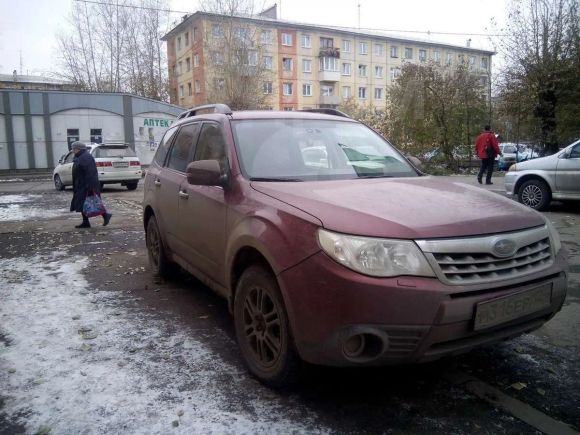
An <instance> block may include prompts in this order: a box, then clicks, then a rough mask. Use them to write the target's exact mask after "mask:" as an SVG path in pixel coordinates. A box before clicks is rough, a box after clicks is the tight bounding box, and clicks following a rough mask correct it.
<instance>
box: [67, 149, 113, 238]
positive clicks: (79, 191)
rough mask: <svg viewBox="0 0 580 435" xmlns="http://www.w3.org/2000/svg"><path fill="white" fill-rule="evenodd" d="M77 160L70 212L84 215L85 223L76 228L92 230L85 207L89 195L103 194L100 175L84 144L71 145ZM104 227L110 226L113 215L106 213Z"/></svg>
mask: <svg viewBox="0 0 580 435" xmlns="http://www.w3.org/2000/svg"><path fill="white" fill-rule="evenodd" d="M71 148H72V150H73V152H74V153H75V158H74V160H73V168H72V179H73V198H72V201H71V203H70V211H76V212H78V213H82V216H83V222H82V223H81V224H80V225H77V226H76V227H75V228H90V226H91V224H90V223H89V218H88V216H86V215H85V214H84V213H83V205H84V203H85V199H86V197H87V196H88V195H89V194H92V193H95V194H100V193H101V185H100V183H99V174H98V173H97V165H96V163H95V159H94V158H93V156H92V155H91V153H89V152H88V151H87V146H86V145H85V144H84V143H82V142H74V143H73V144H72V145H71ZM102 216H103V225H108V223H109V221H110V220H111V216H112V215H111V213H107V212H104V213H103V214H102Z"/></svg>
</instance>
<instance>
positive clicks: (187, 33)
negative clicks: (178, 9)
mask: <svg viewBox="0 0 580 435" xmlns="http://www.w3.org/2000/svg"><path fill="white" fill-rule="evenodd" d="M188 45H189V32H185V46H186V47H187V46H188Z"/></svg>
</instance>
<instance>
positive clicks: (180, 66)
mask: <svg viewBox="0 0 580 435" xmlns="http://www.w3.org/2000/svg"><path fill="white" fill-rule="evenodd" d="M177 74H179V75H181V74H183V62H182V61H179V62H178V64H177Z"/></svg>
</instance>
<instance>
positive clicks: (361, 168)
mask: <svg viewBox="0 0 580 435" xmlns="http://www.w3.org/2000/svg"><path fill="white" fill-rule="evenodd" d="M232 126H233V132H234V139H235V141H236V147H237V150H238V153H239V156H240V163H241V166H242V171H243V173H244V175H245V176H247V177H249V178H268V179H279V178H285V179H288V178H291V179H292V180H298V181H301V180H325V179H352V178H361V177H413V176H417V175H418V174H417V172H416V171H415V170H414V169H413V168H412V167H411V166H410V165H409V163H408V162H407V161H406V160H405V158H404V157H403V156H401V154H399V153H398V152H397V150H396V149H395V148H394V147H393V146H392V145H390V144H389V143H388V142H387V141H386V140H385V139H383V138H382V137H381V136H379V135H378V134H377V133H375V132H374V131H373V130H371V129H370V128H368V127H366V126H365V125H363V124H360V123H355V122H350V121H348V122H347V121H330V120H311V119H308V120H307V119H269V120H254V119H253V120H237V121H233V122H232Z"/></svg>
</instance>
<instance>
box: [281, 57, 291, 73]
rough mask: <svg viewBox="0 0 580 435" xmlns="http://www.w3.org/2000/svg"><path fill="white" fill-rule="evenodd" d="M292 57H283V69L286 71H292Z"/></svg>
mask: <svg viewBox="0 0 580 435" xmlns="http://www.w3.org/2000/svg"><path fill="white" fill-rule="evenodd" d="M292 66H293V65H292V58H291V57H283V58H282V69H283V70H284V71H292Z"/></svg>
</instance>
